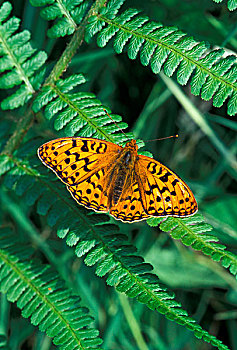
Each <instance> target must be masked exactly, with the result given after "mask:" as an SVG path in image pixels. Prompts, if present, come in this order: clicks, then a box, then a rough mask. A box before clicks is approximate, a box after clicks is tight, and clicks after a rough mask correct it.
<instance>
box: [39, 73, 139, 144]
mask: <svg viewBox="0 0 237 350" xmlns="http://www.w3.org/2000/svg"><path fill="white" fill-rule="evenodd" d="M85 81H86V80H85V78H84V76H83V75H82V74H75V75H72V76H70V77H69V78H66V79H64V80H62V79H60V80H58V81H57V82H56V85H47V86H44V87H43V88H42V91H41V92H40V94H39V96H37V98H36V99H35V101H34V104H33V108H34V110H35V111H38V110H39V109H40V108H42V107H43V106H46V107H45V116H46V118H47V119H53V121H54V127H55V129H56V130H62V129H63V134H64V135H66V136H73V135H75V134H76V135H80V136H82V137H91V136H93V137H95V138H99V139H106V140H108V141H111V142H115V143H118V142H120V143H121V142H123V141H127V140H128V139H131V138H132V137H133V135H132V134H131V133H127V134H126V136H125V135H124V134H123V133H121V132H119V131H118V130H119V129H118V127H117V126H116V125H115V124H114V122H113V121H115V122H117V125H118V126H119V128H120V129H125V128H127V124H126V123H123V122H121V120H122V118H121V117H120V116H119V115H115V114H111V118H112V120H111V119H110V117H109V116H108V115H107V114H106V112H105V109H106V110H108V108H106V107H104V106H103V105H102V103H101V102H100V101H99V100H98V99H97V98H96V96H95V95H94V94H92V93H88V92H73V93H68V92H69V91H70V90H72V89H73V88H74V87H75V86H77V85H80V84H82V83H85ZM108 112H109V113H110V110H108Z"/></svg>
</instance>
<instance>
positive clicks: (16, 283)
mask: <svg viewBox="0 0 237 350" xmlns="http://www.w3.org/2000/svg"><path fill="white" fill-rule="evenodd" d="M31 253H32V252H31V249H30V247H29V246H28V247H27V246H24V245H22V244H20V242H19V241H18V242H17V241H16V239H15V237H14V235H13V234H12V233H11V232H10V230H9V229H2V230H1V231H0V290H1V292H2V293H6V294H7V298H8V300H9V301H11V302H17V306H18V307H19V308H20V309H21V310H22V316H23V317H30V319H31V323H32V324H33V325H35V326H38V327H39V329H40V330H41V331H42V332H46V333H47V334H48V336H50V337H52V338H53V342H54V344H56V345H58V346H59V349H94V348H96V349H98V345H100V344H101V339H99V338H98V331H97V330H95V329H92V328H88V326H89V325H90V324H91V323H92V321H93V318H92V317H91V316H90V315H88V311H87V309H85V308H82V307H81V306H80V298H79V297H78V296H76V295H72V293H71V292H70V290H68V289H67V288H65V287H64V282H63V281H62V279H60V277H59V276H58V275H57V274H56V272H55V271H54V270H53V269H52V268H51V267H50V266H48V265H42V264H41V263H40V262H39V261H32V260H30V255H31ZM26 290H27V293H26V292H25V291H26Z"/></svg>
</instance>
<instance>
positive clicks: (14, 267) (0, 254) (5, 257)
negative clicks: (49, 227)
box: [0, 249, 87, 350]
mask: <svg viewBox="0 0 237 350" xmlns="http://www.w3.org/2000/svg"><path fill="white" fill-rule="evenodd" d="M0 257H1V259H2V260H3V261H4V262H5V264H7V265H8V266H9V267H10V268H11V269H12V270H13V271H14V272H15V273H16V274H17V275H18V276H19V277H20V279H21V280H22V281H23V282H25V284H27V285H28V286H29V287H30V288H31V290H33V291H34V292H35V294H36V295H38V297H40V298H41V299H42V300H45V303H44V304H47V305H48V306H49V308H51V310H52V311H53V312H54V313H55V314H56V315H57V317H58V318H59V319H61V321H62V322H63V323H64V324H65V328H67V329H68V331H69V332H70V334H71V335H72V337H73V338H74V339H75V341H76V342H77V344H78V345H79V346H80V349H83V350H86V349H87V347H84V346H83V345H82V344H81V340H80V339H79V338H78V337H77V335H76V332H75V331H74V330H73V328H72V327H71V326H70V325H69V323H68V321H67V320H66V319H65V318H64V317H63V316H62V314H61V313H60V312H58V310H57V308H56V307H55V306H54V304H53V303H52V302H51V301H50V300H49V299H48V298H47V297H46V296H45V294H43V293H41V292H40V290H39V289H37V288H36V287H35V286H34V284H33V283H32V282H31V279H30V278H27V277H26V276H25V275H24V274H23V273H22V272H21V271H22V270H21V269H20V268H19V267H18V266H17V262H16V263H13V262H12V260H10V259H9V258H8V255H6V253H5V252H4V250H2V249H0ZM54 336H56V334H55V335H54Z"/></svg>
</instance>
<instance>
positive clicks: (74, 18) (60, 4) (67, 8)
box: [30, 0, 89, 38]
mask: <svg viewBox="0 0 237 350" xmlns="http://www.w3.org/2000/svg"><path fill="white" fill-rule="evenodd" d="M30 2H31V4H32V5H33V6H45V7H44V8H43V9H42V10H41V12H40V14H41V16H42V17H43V18H44V19H46V20H48V21H51V20H56V22H55V24H54V25H53V26H52V27H51V28H50V29H49V30H48V36H49V37H50V38H57V37H61V36H65V35H71V34H73V33H74V32H75V30H76V29H77V28H78V25H79V24H80V23H81V21H82V19H83V18H84V16H85V14H86V12H87V11H88V8H89V1H88V0H67V1H59V0H30Z"/></svg>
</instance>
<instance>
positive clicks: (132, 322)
mask: <svg viewBox="0 0 237 350" xmlns="http://www.w3.org/2000/svg"><path fill="white" fill-rule="evenodd" d="M118 296H119V301H120V304H121V306H122V308H123V312H124V315H125V317H126V320H127V322H128V325H129V327H130V329H131V332H132V334H133V336H134V339H135V341H136V343H137V347H138V349H140V350H149V349H148V347H147V345H146V342H145V340H144V338H143V336H142V334H141V331H140V327H139V324H138V322H137V320H136V318H135V316H134V313H133V312H132V308H131V306H130V304H129V301H128V297H127V296H126V295H124V294H121V293H118Z"/></svg>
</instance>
